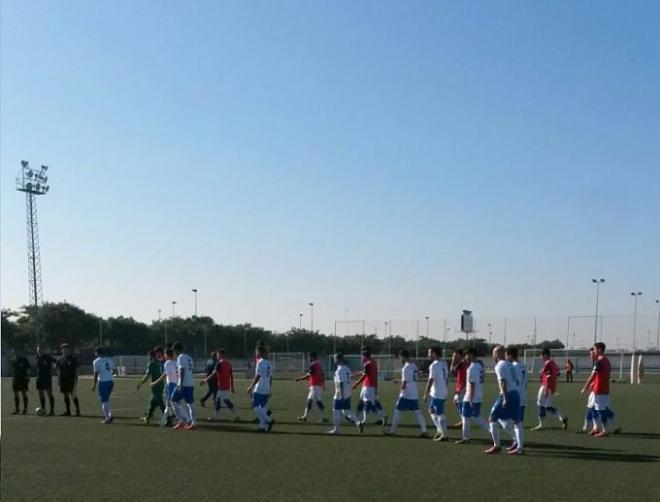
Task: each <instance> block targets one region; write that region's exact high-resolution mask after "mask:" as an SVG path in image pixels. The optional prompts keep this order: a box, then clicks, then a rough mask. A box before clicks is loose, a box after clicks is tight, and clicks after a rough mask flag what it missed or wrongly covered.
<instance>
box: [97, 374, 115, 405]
mask: <svg viewBox="0 0 660 502" xmlns="http://www.w3.org/2000/svg"><path fill="white" fill-rule="evenodd" d="M114 386H115V383H114V382H113V381H112V380H108V381H107V382H99V385H98V387H97V389H98V393H99V398H101V402H102V403H107V402H108V401H110V394H112V388H113V387H114Z"/></svg>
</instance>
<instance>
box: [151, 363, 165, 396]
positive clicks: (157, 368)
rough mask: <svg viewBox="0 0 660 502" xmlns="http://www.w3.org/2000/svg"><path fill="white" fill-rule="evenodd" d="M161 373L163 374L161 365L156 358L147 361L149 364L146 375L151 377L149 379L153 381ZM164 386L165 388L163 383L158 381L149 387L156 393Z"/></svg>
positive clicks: (160, 391) (161, 390)
mask: <svg viewBox="0 0 660 502" xmlns="http://www.w3.org/2000/svg"><path fill="white" fill-rule="evenodd" d="M162 374H163V366H162V365H161V364H160V363H159V362H158V361H156V360H151V361H149V365H148V366H147V375H149V376H150V377H151V381H152V382H155V381H156V380H158V379H159V378H160V376H161V375H162ZM164 388H165V383H164V382H159V383H158V384H157V385H154V386H153V387H152V388H151V391H152V392H153V393H154V394H158V393H162V392H163V389H164Z"/></svg>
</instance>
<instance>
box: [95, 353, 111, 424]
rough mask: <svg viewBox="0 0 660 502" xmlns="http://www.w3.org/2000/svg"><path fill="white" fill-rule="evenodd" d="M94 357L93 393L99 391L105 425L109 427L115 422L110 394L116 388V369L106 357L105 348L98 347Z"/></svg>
mask: <svg viewBox="0 0 660 502" xmlns="http://www.w3.org/2000/svg"><path fill="white" fill-rule="evenodd" d="M94 355H95V356H96V359H94V361H93V362H92V368H93V369H94V377H93V381H92V392H93V391H95V390H97V389H98V394H99V400H100V401H101V410H102V411H103V423H104V424H106V425H108V424H111V423H112V421H113V420H114V416H113V415H112V410H111V409H110V394H112V389H113V388H114V386H115V383H114V381H113V376H114V374H115V371H116V368H115V363H114V362H113V360H112V359H110V358H109V357H106V355H105V350H104V349H103V347H97V348H96V350H95V351H94ZM97 383H98V386H97Z"/></svg>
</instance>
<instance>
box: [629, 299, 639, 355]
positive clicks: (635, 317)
mask: <svg viewBox="0 0 660 502" xmlns="http://www.w3.org/2000/svg"><path fill="white" fill-rule="evenodd" d="M630 295H631V296H632V297H633V298H635V311H634V314H633V340H632V342H633V352H635V351H636V350H637V300H638V299H639V297H640V296H642V292H641V291H637V292H634V291H631V292H630Z"/></svg>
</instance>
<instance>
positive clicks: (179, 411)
mask: <svg viewBox="0 0 660 502" xmlns="http://www.w3.org/2000/svg"><path fill="white" fill-rule="evenodd" d="M174 409H175V410H176V418H177V419H178V420H179V422H189V421H190V418H189V417H188V410H187V409H186V407H185V406H183V405H182V404H181V403H180V402H179V403H174Z"/></svg>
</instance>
